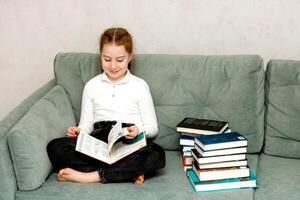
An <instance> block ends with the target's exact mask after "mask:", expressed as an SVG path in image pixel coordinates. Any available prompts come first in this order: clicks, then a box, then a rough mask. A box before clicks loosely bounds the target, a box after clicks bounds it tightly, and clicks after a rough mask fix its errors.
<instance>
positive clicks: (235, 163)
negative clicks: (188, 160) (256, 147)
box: [198, 159, 248, 169]
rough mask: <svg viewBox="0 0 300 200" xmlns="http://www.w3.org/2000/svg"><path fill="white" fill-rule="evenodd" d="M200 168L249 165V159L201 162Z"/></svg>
mask: <svg viewBox="0 0 300 200" xmlns="http://www.w3.org/2000/svg"><path fill="white" fill-rule="evenodd" d="M198 165H199V168H200V169H211V168H222V167H237V166H247V165H248V161H247V159H245V160H234V161H226V162H216V163H207V164H199V163H198Z"/></svg>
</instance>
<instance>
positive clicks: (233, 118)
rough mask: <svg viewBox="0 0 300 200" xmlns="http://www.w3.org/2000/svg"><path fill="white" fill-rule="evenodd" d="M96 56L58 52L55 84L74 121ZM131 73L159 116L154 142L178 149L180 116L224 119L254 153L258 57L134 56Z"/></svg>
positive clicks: (258, 141)
mask: <svg viewBox="0 0 300 200" xmlns="http://www.w3.org/2000/svg"><path fill="white" fill-rule="evenodd" d="M99 65H100V63H99V55H98V54H89V53H82V54H81V53H65V54H59V55H58V56H57V57H56V60H55V74H56V78H57V82H58V83H59V84H61V85H62V86H63V87H64V88H65V89H66V91H67V93H68V95H69V98H70V101H71V104H72V107H73V110H74V112H75V114H76V119H77V120H78V119H79V116H80V109H81V95H82V90H83V87H84V84H85V83H86V82H87V81H88V80H89V79H90V78H92V77H93V76H95V75H97V74H98V73H99V72H100V71H99ZM131 72H132V73H133V74H135V75H137V76H139V77H141V78H143V79H144V80H145V81H146V82H147V83H148V84H149V87H150V90H151V94H152V97H153V100H154V106H155V110H156V115H157V118H158V128H159V135H158V137H157V138H156V140H155V141H156V142H157V143H158V144H160V145H162V146H163V147H164V148H165V149H169V150H176V149H179V134H178V133H177V132H176V128H175V127H176V125H177V123H178V122H180V121H181V120H182V119H183V118H184V117H199V118H208V119H216V120H225V121H229V124H230V127H231V128H232V129H234V130H235V131H238V132H241V133H242V134H243V135H245V136H246V137H247V138H248V140H249V148H248V152H259V151H260V149H261V147H262V143H263V136H264V129H263V125H264V124H263V117H264V69H263V61H262V59H261V57H259V56H251V55H249V56H247V55H246V56H188V55H135V59H134V60H133V62H132V68H131Z"/></svg>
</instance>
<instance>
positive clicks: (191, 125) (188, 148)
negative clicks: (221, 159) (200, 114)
mask: <svg viewBox="0 0 300 200" xmlns="http://www.w3.org/2000/svg"><path fill="white" fill-rule="evenodd" d="M176 129H177V132H179V133H180V134H181V136H180V145H181V146H182V154H181V164H182V167H183V169H184V170H185V171H186V170H187V169H191V168H192V163H193V161H194V157H193V156H192V149H194V148H195V138H196V137H197V136H199V135H214V134H220V133H223V132H224V131H226V132H228V131H230V129H229V128H228V122H224V121H217V120H208V119H197V118H192V117H187V118H185V119H183V120H182V121H181V122H179V123H178V124H177V126H176Z"/></svg>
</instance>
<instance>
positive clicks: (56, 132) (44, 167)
mask: <svg viewBox="0 0 300 200" xmlns="http://www.w3.org/2000/svg"><path fill="white" fill-rule="evenodd" d="M71 125H75V120H74V115H73V112H72V109H71V105H70V103H69V100H68V96H67V95H66V93H65V91H64V90H63V88H62V87H60V86H55V87H54V88H52V89H51V90H50V91H49V92H48V93H47V94H46V95H45V96H44V97H43V98H41V99H40V100H39V101H38V102H37V103H36V104H34V105H33V106H32V108H31V109H30V110H29V111H28V112H27V113H26V114H25V116H24V117H23V118H22V119H21V120H20V121H19V122H18V123H17V124H16V125H15V126H14V127H13V128H12V130H11V131H10V133H9V136H8V144H9V149H10V154H11V157H12V160H13V166H14V170H15V175H16V178H17V185H18V188H19V190H34V189H36V188H38V187H40V186H41V184H42V183H43V182H44V181H45V179H46V178H47V177H48V175H49V173H50V172H51V170H52V166H51V163H50V161H49V158H48V155H47V150H46V146H47V144H48V142H49V141H50V140H51V139H53V138H56V137H61V136H64V135H65V133H66V129H67V128H68V127H69V126H71Z"/></svg>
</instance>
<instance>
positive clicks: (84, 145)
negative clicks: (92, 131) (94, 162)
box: [76, 133, 111, 163]
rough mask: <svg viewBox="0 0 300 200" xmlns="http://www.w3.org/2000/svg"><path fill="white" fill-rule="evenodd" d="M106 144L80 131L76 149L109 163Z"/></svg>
mask: <svg viewBox="0 0 300 200" xmlns="http://www.w3.org/2000/svg"><path fill="white" fill-rule="evenodd" d="M107 146H108V145H107V144H106V143H105V142H103V141H101V140H98V139H96V138H94V137H93V136H90V135H89V134H86V133H80V134H79V135H78V138H77V143H76V151H79V152H81V153H83V154H86V155H88V156H91V157H93V158H96V159H98V160H101V161H103V162H106V163H111V162H110V159H109V155H108V151H107Z"/></svg>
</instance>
